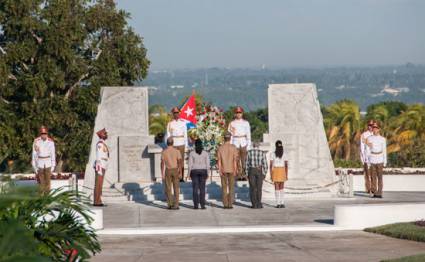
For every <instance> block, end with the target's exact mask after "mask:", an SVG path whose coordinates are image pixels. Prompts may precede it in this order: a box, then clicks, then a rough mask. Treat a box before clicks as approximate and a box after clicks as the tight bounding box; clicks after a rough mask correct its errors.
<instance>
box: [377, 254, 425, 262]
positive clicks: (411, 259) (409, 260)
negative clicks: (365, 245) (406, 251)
mask: <svg viewBox="0 0 425 262" xmlns="http://www.w3.org/2000/svg"><path fill="white" fill-rule="evenodd" d="M423 261H425V254H421V255H416V256H408V257H401V258H396V259H390V260H382V261H381V262H423Z"/></svg>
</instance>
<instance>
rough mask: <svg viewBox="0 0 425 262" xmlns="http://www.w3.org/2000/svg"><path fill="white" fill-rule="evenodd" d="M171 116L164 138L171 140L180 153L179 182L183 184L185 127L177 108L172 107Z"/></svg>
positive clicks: (185, 145) (185, 143) (185, 142)
mask: <svg viewBox="0 0 425 262" xmlns="http://www.w3.org/2000/svg"><path fill="white" fill-rule="evenodd" d="M171 113H172V114H173V120H171V121H170V122H169V123H168V125H167V136H166V138H167V139H168V138H170V137H171V138H173V141H174V147H175V148H176V149H177V150H178V151H179V152H180V155H181V158H182V161H183V164H182V165H181V169H182V170H181V174H182V177H181V178H180V182H184V179H183V174H184V152H185V149H186V147H187V143H188V141H187V126H186V122H185V121H184V120H182V119H181V118H180V109H179V108H178V107H173V109H171Z"/></svg>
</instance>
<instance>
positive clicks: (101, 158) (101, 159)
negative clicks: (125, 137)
mask: <svg viewBox="0 0 425 262" xmlns="http://www.w3.org/2000/svg"><path fill="white" fill-rule="evenodd" d="M108 162H109V148H108V146H107V145H106V143H105V141H104V140H103V139H99V141H98V142H97V145H96V163H95V168H96V172H97V173H98V174H99V175H103V172H102V169H105V170H106V169H108Z"/></svg>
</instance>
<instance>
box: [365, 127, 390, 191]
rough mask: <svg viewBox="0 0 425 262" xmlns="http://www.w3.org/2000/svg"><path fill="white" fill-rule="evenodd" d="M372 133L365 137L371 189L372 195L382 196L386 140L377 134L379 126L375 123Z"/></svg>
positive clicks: (385, 163)
mask: <svg viewBox="0 0 425 262" xmlns="http://www.w3.org/2000/svg"><path fill="white" fill-rule="evenodd" d="M372 127H373V135H371V136H369V137H368V138H367V139H366V144H367V145H368V146H367V152H366V155H367V157H368V163H369V164H370V171H371V176H372V185H371V191H372V193H373V197H375V198H382V187H383V181H382V172H383V168H384V167H385V166H387V141H386V139H385V138H384V137H383V136H381V135H380V134H379V131H380V130H379V126H378V124H377V123H374V124H373V126H372Z"/></svg>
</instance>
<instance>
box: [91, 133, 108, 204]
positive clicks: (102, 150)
mask: <svg viewBox="0 0 425 262" xmlns="http://www.w3.org/2000/svg"><path fill="white" fill-rule="evenodd" d="M96 134H97V136H98V137H99V141H98V142H97V144H96V161H95V164H94V169H95V173H96V177H95V183H94V203H93V205H94V206H104V205H103V203H102V199H101V196H102V188H103V178H104V177H105V173H106V170H107V169H108V162H109V148H108V146H107V145H106V143H105V140H106V139H108V132H107V131H106V129H105V128H103V129H102V130H99V131H97V133H96Z"/></svg>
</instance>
